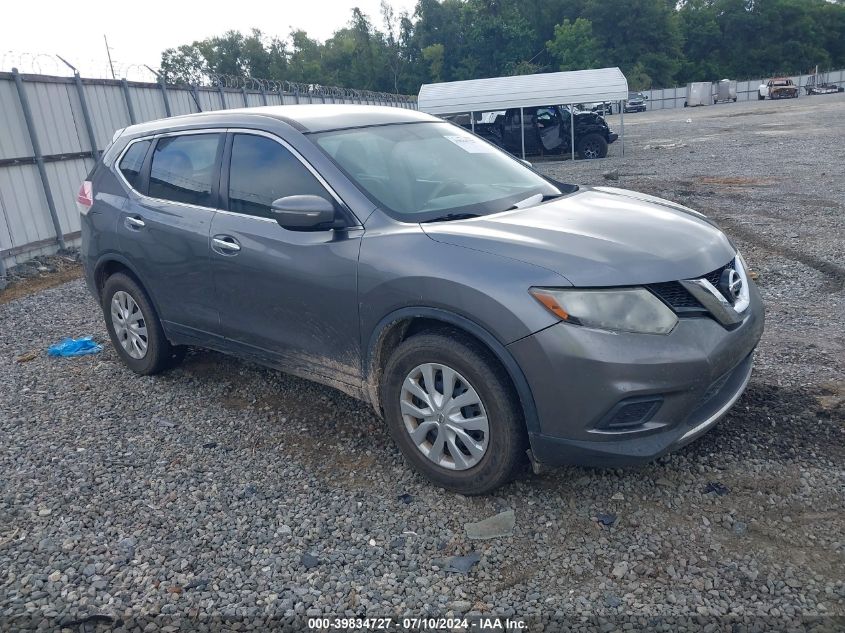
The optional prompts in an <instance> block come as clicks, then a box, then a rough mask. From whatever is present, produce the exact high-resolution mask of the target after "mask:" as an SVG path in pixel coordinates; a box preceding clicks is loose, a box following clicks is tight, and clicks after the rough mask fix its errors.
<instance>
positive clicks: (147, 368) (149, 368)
mask: <svg viewBox="0 0 845 633" xmlns="http://www.w3.org/2000/svg"><path fill="white" fill-rule="evenodd" d="M102 308H103V316H104V317H105V320H106V329H107V330H108V332H109V338H110V339H111V342H112V345H113V346H114V348H115V350H116V351H117V353H118V356H120V359H121V360H122V361H123V362H124V363H125V364H126V366H127V367H129V369H131V370H132V371H134V372H135V373H136V374H141V375H142V376H148V375H151V374H157V373H159V372H161V371H164V370H165V369H168V368H169V367H172V366H173V365H175V364H176V363H178V362H180V361H181V360H182V359H183V358H184V357H185V348H184V347H178V346H173V345H171V344H170V342H169V341H168V340H167V338H166V337H165V335H164V330H163V329H162V327H161V322H160V321H159V319H158V315H157V314H156V312H155V309H154V308H153V305H152V303H151V302H150V300H149V297H147V294H146V293H145V292H144V290H143V288H141V286H140V285H139V284H138V282H136V281H135V280H134V279H133V278H132V277H130V276H129V275H126V274H124V273H115V274H114V275H111V276H110V277H109V278H108V279H107V280H106V283H105V286H104V287H103V294H102Z"/></svg>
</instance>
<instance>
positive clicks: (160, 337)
mask: <svg viewBox="0 0 845 633" xmlns="http://www.w3.org/2000/svg"><path fill="white" fill-rule="evenodd" d="M78 203H79V207H80V211H81V214H82V217H81V220H82V252H83V259H84V266H85V278H86V280H87V283H88V286H89V288H90V290H91V292H92V293H93V295H94V296H95V297H96V299H97V301H98V302H99V304H100V306H101V308H102V312H103V317H104V319H105V324H106V328H107V330H108V334H109V337H110V339H111V342H112V345H113V346H114V349H115V351H116V353H117V356H118V357H119V358H120V359H121V360H122V361H123V363H124V364H125V365H126V366H127V367H128V368H129V369H131V370H132V371H134V372H136V373H137V374H141V375H150V374H156V373H158V372H161V371H163V370H165V369H167V368H169V367H172V366H173V365H174V364H176V363H178V362H179V361H180V360H181V359H182V358H183V356H184V355H185V346H197V347H203V348H209V349H214V350H218V351H220V352H224V353H226V354H232V355H234V356H239V357H242V358H245V359H250V360H252V361H255V362H258V363H261V364H264V365H267V366H268V367H275V368H279V369H282V370H285V371H288V372H290V373H293V374H296V375H298V376H303V377H305V378H308V379H310V380H314V381H317V382H320V383H324V384H327V385H330V386H332V387H335V388H337V389H340V390H342V391H344V392H346V393H347V394H350V395H352V396H353V397H355V398H359V399H362V400H365V401H368V402H370V403H372V405H373V407H374V409H375V412H376V414H377V415H378V416H381V417H382V418H383V419H384V422H385V424H386V425H387V428H388V429H389V431H390V433H391V435H392V436H393V439H394V440H395V442H396V444H397V446H398V447H399V449H400V450H401V452H402V453H403V454H404V456H405V457H406V459H407V461H408V462H409V463H410V464H411V466H413V467H414V468H415V469H416V470H417V471H419V472H420V473H422V474H424V475H425V476H426V477H428V478H429V479H430V480H431V481H432V482H434V483H435V484H437V485H439V486H443V487H446V488H450V489H452V490H456V491H459V492H461V493H464V494H476V493H485V492H488V491H490V490H493V489H494V488H496V487H497V486H499V485H500V484H502V483H504V482H506V481H507V480H508V479H510V478H511V477H512V476H513V475H514V473H515V472H517V469H518V467H519V466H520V464H521V463H522V462H523V460H526V459H527V458H528V457H530V459H531V460H532V462H533V463H534V465H535V467H537V468H540V467H543V466H547V465H556V464H564V463H572V464H586V465H590V466H602V467H608V466H617V465H624V464H629V463H638V462H644V461H648V460H651V459H654V458H656V457H658V456H660V455H663V454H664V453H667V452H668V451H671V450H675V449H677V448H678V447H680V446H683V445H684V444H686V443H688V442H690V441H692V440H693V439H695V438H696V437H698V436H699V435H701V434H702V433H704V432H705V431H707V430H708V429H709V428H711V427H712V426H713V425H714V424H715V423H716V422H717V421H718V420H719V419H720V418H721V417H722V416H723V415H724V414H725V413H726V412H727V411H728V410H729V409H730V408H731V406H732V405H733V403H734V402H735V401H736V400H737V398H739V396H740V395H741V394H742V392H743V390H744V389H745V386H746V384H747V382H748V379H749V376H750V373H751V365H752V353H753V351H754V348H755V346H756V345H757V342H758V340H759V339H760V335H761V332H762V329H763V318H764V317H763V306H762V304H761V301H760V295H759V293H758V291H757V289H756V288H755V286H754V284H753V282H752V281H751V279H750V278H749V277H748V275H747V273H746V265H745V262H744V261H743V258H742V256H741V255H740V254H739V253H738V252H737V251H736V249H735V247H734V246H733V245H732V244H731V242H730V240H729V239H728V238H727V237H726V236H725V234H724V233H722V231H720V230H719V229H718V228H717V227H716V226H715V225H714V224H713V223H712V222H710V221H709V220H708V219H707V218H705V217H704V216H703V215H701V214H700V213H697V212H695V211H693V210H691V209H688V208H686V207H683V206H680V205H678V204H674V203H672V202H668V201H666V200H660V199H658V198H654V197H652V196H648V195H645V194H640V193H635V192H632V191H624V190H621V189H615V188H610V187H586V186H577V185H569V184H563V183H561V182H558V181H556V180H553V179H551V178H548V177H545V176H543V175H541V174H539V173H538V172H536V171H534V170H533V169H531V168H529V167H527V166H526V165H525V164H524V163H523V162H522V161H520V160H517V159H516V158H514V157H513V156H511V155H509V154H507V153H506V152H503V151H501V150H500V149H498V148H497V147H495V146H494V145H492V144H490V143H488V142H486V141H484V140H483V139H481V138H479V137H478V136H476V135H473V134H470V133H469V132H467V131H466V130H464V129H463V128H461V127H458V126H456V125H453V124H451V123H448V122H445V121H441V120H439V119H437V118H434V117H432V116H429V115H426V114H423V113H420V112H416V111H412V110H404V109H399V108H386V107H375V106H344V105H302V106H281V107H265V108H250V109H243V110H231V111H220V112H207V113H201V114H193V115H189V116H182V117H175V118H170V119H164V120H160V121H152V122H148V123H142V124H139V125H133V126H131V127H128V128H126V129H125V130H123V131H122V132H121V133H119V134H118V135H117V137H116V139H115V141H114V142H113V143H112V145H111V146H110V147H109V148H108V149H107V150H106V151H105V153H104V154H103V156H102V157H101V159H100V161H99V162H98V163H97V165H96V167H95V168H94V169H93V171H92V172H91V174H90V175H89V177H88V179H87V180H86V181H85V182H83V183H82V186H81V187H80V190H79V194H78ZM95 388H96V386H95ZM145 389H146V387H144V388H139V390H138V391H137V393H134V394H133V397H134V398H142V399H143V398H144V397H145V396H144V391H145ZM314 406H315V407H317V406H319V402H316V401H315V404H314ZM330 415H338V412H336V411H334V412H331V413H330ZM340 415H341V416H342V413H340Z"/></svg>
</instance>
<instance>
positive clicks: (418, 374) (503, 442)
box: [380, 329, 527, 495]
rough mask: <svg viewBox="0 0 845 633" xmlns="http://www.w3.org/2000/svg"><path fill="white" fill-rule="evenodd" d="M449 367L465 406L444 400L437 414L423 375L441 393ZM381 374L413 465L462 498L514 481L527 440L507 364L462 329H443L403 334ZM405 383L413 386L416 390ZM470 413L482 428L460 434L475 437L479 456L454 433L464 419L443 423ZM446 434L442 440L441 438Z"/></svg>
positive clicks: (389, 412) (391, 423)
mask: <svg viewBox="0 0 845 633" xmlns="http://www.w3.org/2000/svg"><path fill="white" fill-rule="evenodd" d="M426 368H429V369H430V371H429V369H426ZM444 369H445V370H449V369H451V370H452V371H454V372H455V379H454V381H453V382H452V381H450V382H452V384H453V385H454V386H453V388H452V396H453V397H454V398H456V399H457V398H460V397H463V396H467V398H468V399H467V402H468V403H470V404H469V405H468V406H464V407H462V408H460V409H456V410H449V409H448V403H449V400H446V401H445V402H446V407H447V408H444V409H441V410H439V411H438V410H437V409H436V406H432V405H430V404H427V403H430V402H432V400H433V398H431V397H430V393H431V392H430V390H429V389H428V380H426V377H425V376H426V375H428V376H430V377H432V380H431V382H432V383H433V385H434V387H433V389H434V392H435V393H434V394H433V395H434V396H443V395H444V392H445V391H446V390H447V389H444V385H443V382H444V380H445V374H446V372H445V371H444ZM383 376H384V379H383V381H382V388H381V394H380V396H381V404H382V409H383V411H384V418H385V421H386V423H387V427H388V429H389V431H390V435H391V436H392V437H393V440H394V442H396V445H397V446H398V447H399V450H400V451H401V452H402V454H403V455H404V457H405V459H406V460H407V461H408V462H409V463H410V465H411V467H412V468H413V469H414V470H416V471H417V472H418V473H420V474H421V475H423V476H424V477H426V478H427V479H428V480H429V481H431V482H432V483H434V484H435V485H437V486H440V487H442V488H446V489H448V490H453V491H455V492H458V493H460V494H463V495H480V494H486V493H488V492H490V491H492V490H495V489H496V488H498V487H499V486H501V485H502V484H504V483H506V482H508V481H510V480H511V479H512V478H513V477H514V475H515V474H516V472H517V469H518V467H519V466H520V465H521V464H523V463H524V461H525V449H526V447H527V440H526V432H525V422H524V420H523V416H522V409H521V407H520V405H519V398H518V397H517V395H516V392H515V390H514V389H513V386H512V385H511V382H510V379H509V378H508V375H507V373H506V372H505V370H504V369H503V368H502V366H501V365H500V364H499V363H498V362H497V361H496V360H495V359H494V358H493V356H492V355H491V354H490V353H489V352H488V351H487V350H486V349H485V348H484V347H483V346H481V345H480V344H479V343H478V342H476V341H475V340H474V339H472V338H470V337H469V336H467V335H466V334H464V333H463V332H460V331H458V330H452V329H444V330H441V331H438V332H429V333H422V334H417V335H415V336H412V337H410V338H408V339H406V340H405V341H403V342H402V343H400V344H399V345H398V346H397V347H396V349H395V350H393V353H392V354H391V355H390V358H389V359H388V361H387V364H386V366H385V369H384V374H383ZM438 380H439V383H438ZM408 384H413V385H415V388H414V389H413V391H412V390H411V389H409V388H408V387H407V386H406V385H408ZM465 387H468V388H467V389H466V390H463V389H464V388H465ZM462 390H463V391H462ZM456 393H457V394H458V395H457V396H455V395H454V394H456ZM415 394H421V395H423V396H425V397H426V400H423V399H421V398H418V397H417V396H416V395H415ZM474 400H477V404H476V403H475V402H473V401H474ZM440 402H441V404H443V403H444V401H443V400H441V401H440ZM403 403H404V404H403ZM408 405H410V407H416V408H415V409H414V408H408ZM412 411H416V412H418V413H420V414H425V412H429V415H428V417H415V416H414V415H411V414H410V413H409V412H412ZM435 416H436V417H435ZM467 416H469V419H472V420H474V421H476V422H478V421H479V420H482V419H486V427H484V429H481V428H480V427H467V428H466V430H465V431H463V433H464V435H470V434H471V435H470V437H469V439H470V440H472V441H473V442H474V443H475V447H476V448H475V453H473V452H472V451H470V450H469V449H468V448H467V446H469V444H468V443H463V440H462V438H461V436H460V435H458V434H457V433H455V431H453V430H452V429H453V428H455V427H456V426H457V427H458V428H459V429H460V428H464V427H462V426H461V423H460V422H458V423H453V424H452V425H451V426H446V425H444V426H441V425H443V424H444V421H445V422H448V421H449V420H450V419H459V420H461V421H465V420H467ZM426 428H428V429H429V431H428V433H426V434H425V435H423V436H420V437H419V438H418V439H417V441H415V440H414V439H413V437H412V435H411V433H412V431H413V430H420V429H422V431H423V432H425V429H426ZM467 431H469V434H468V433H467ZM441 433H442V434H443V439H442V440H440V441H439V443H438V440H439V438H440V434H441ZM450 438H451V439H450ZM449 442H451V443H449ZM444 444H445V448H443V446H444ZM438 446H440V448H439V449H438ZM479 448H481V449H483V450H480V451H479ZM453 450H457V452H458V456H457V457H456V456H453V455H452V454H451V453H452V451H453ZM426 451H427V452H426ZM435 451H437V452H435ZM428 455H432V457H429V456H428ZM438 455H439V458H438V457H437V456H438Z"/></svg>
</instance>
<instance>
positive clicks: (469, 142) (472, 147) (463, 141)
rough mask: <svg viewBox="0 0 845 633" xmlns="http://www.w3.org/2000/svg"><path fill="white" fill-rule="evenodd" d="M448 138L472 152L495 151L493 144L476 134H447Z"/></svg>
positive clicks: (490, 152) (489, 152)
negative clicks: (475, 135)
mask: <svg viewBox="0 0 845 633" xmlns="http://www.w3.org/2000/svg"><path fill="white" fill-rule="evenodd" d="M446 138H447V139H448V140H450V141H452V142H453V143H454V144H455V145H457V146H458V147H460V148H461V149H462V150H464V151H465V152H469V153H470V154H492V153H493V152H494V151H495V150H494V149H493V146H492V145H489V144H487V143H485V142H484V141H482V140H480V139H477V138H475V137H474V136H447V137H446Z"/></svg>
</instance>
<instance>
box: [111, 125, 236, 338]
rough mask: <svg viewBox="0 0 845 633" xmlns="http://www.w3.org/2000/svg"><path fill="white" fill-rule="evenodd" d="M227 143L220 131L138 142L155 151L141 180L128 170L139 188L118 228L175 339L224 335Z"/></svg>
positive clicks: (149, 151) (127, 153)
mask: <svg viewBox="0 0 845 633" xmlns="http://www.w3.org/2000/svg"><path fill="white" fill-rule="evenodd" d="M224 138H225V133H224V132H223V131H219V130H218V131H191V132H186V133H182V132H180V133H177V134H169V135H165V136H161V137H158V138H155V139H151V140H143V141H136V142H135V144H139V143H143V144H148V148H147V151H146V153H145V157H144V161H143V165H142V166H141V167H137V166H136V169H135V170H134V171H135V172H137V173H135V174H134V176H133V173H132V172H133V170H125V171H124V170H123V169H121V173H122V174H123V177H124V178H126V179H127V184H129V185H130V186H131V187H132V188H133V192H132V193H131V194H130V196H128V198H127V201H126V203H125V204H124V208H123V214H122V217H121V218H120V220H119V221H118V235H119V240H120V247H121V251H122V252H123V254H124V255H125V257H126V258H127V259H128V260H129V261H130V263H131V264H132V266H133V267H134V268H135V270H136V271H137V272H138V274H139V275H140V277H141V282H142V283H143V284H144V286H145V287H146V288H147V290H148V291H149V293H150V294H151V295H152V298H153V301H154V303H155V306H156V309H157V310H158V311H159V317H160V318H161V320H162V321H163V322H164V324H165V328H166V329H167V330H168V332H178V333H179V334H181V335H183V336H185V337H187V338H189V339H196V340H197V342H200V341H203V340H206V338H207V335H208V334H209V333H213V332H215V331H216V330H217V329H218V328H219V317H218V313H217V308H216V306H215V305H214V301H213V298H212V294H213V283H212V276H211V267H210V264H209V232H210V230H211V220H212V218H213V217H214V214H215V208H216V206H217V195H218V184H219V169H220V160H221V157H222V153H223V140H224ZM133 152H135V154H136V156H135V161H137V155H138V154H140V150H135V149H134V145H130V146H129V148H128V149H127V150H126V151H125V152H124V154H123V158H122V160H121V162H120V166H121V167H123V161H124V160H126V161H128V159H129V158H130V155H131V154H132V153H133ZM129 163H132V161H129V162H128V164H127V167H129V166H130V164H129ZM127 173H128V174H129V175H128V176H127Z"/></svg>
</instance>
